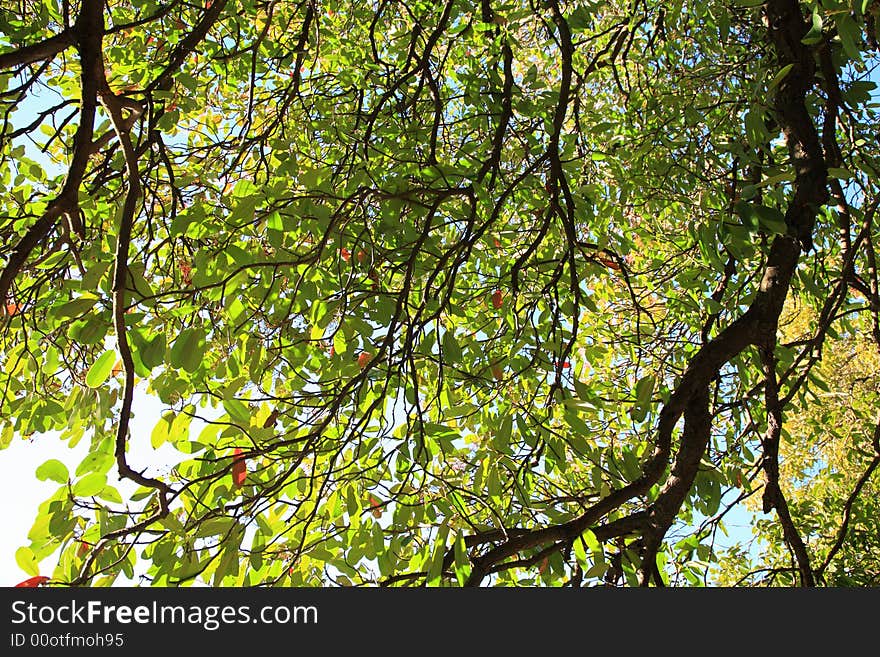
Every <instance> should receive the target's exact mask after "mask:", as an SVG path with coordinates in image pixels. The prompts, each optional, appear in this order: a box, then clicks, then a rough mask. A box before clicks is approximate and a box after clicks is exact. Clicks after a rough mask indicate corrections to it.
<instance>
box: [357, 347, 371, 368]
mask: <svg viewBox="0 0 880 657" xmlns="http://www.w3.org/2000/svg"><path fill="white" fill-rule="evenodd" d="M371 360H373V356H372V355H371V354H370V353H369V352H367V351H362V352H361V353H360V354H359V355H358V365H359V366H360V368H361V369H364V368H365V367H366V366H367V364H368V363H369V362H370V361H371Z"/></svg>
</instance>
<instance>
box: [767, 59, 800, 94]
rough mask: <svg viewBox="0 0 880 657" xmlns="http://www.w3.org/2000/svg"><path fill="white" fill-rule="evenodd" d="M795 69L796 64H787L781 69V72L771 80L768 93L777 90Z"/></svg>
mask: <svg viewBox="0 0 880 657" xmlns="http://www.w3.org/2000/svg"><path fill="white" fill-rule="evenodd" d="M793 68H794V64H786V65H785V66H783V67H782V68H781V69H779V72H778V73H776V75H774V76H773V79H772V80H770V84H768V85H767V91H772V90H773V89H775V88H776V87H777V86H778V85H779V83H780V82H782V81H783V80H784V79H785V78H786V76H787V75H788V74H789V73H790V72H791V69H793Z"/></svg>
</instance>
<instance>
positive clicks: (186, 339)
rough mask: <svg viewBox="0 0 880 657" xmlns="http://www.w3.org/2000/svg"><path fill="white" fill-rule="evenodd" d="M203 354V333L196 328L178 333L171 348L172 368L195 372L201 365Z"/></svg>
mask: <svg viewBox="0 0 880 657" xmlns="http://www.w3.org/2000/svg"><path fill="white" fill-rule="evenodd" d="M204 354H205V332H204V331H202V330H201V329H198V328H188V329H184V330H182V331H181V332H180V335H178V336H177V339H176V340H175V341H174V345H173V346H172V347H171V354H170V359H169V360H170V363H171V366H172V367H175V368H181V369H184V370H186V371H187V372H195V371H196V370H197V369H198V368H199V366H200V365H201V364H202V358H203V357H204Z"/></svg>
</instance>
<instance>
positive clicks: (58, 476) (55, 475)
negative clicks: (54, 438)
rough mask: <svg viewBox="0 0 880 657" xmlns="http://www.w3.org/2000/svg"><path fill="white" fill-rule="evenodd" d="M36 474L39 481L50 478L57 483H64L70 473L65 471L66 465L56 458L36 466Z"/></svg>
mask: <svg viewBox="0 0 880 657" xmlns="http://www.w3.org/2000/svg"><path fill="white" fill-rule="evenodd" d="M36 475H37V479H39V480H40V481H46V480H47V479H51V480H52V481H56V482H58V483H59V484H66V483H67V479H68V477H69V476H70V473H69V472H68V471H67V466H66V465H64V464H63V463H62V462H61V461H59V460H58V459H49V460H48V461H46V462H45V463H43V464H42V465H41V466H39V467H38V468H37V472H36Z"/></svg>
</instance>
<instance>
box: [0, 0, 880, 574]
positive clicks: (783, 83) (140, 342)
mask: <svg viewBox="0 0 880 657" xmlns="http://www.w3.org/2000/svg"><path fill="white" fill-rule="evenodd" d="M878 15H880V2H877V0H809V1H801V2H798V1H797V0H767V1H766V2H761V1H760V0H723V1H722V0H709V1H708V2H698V3H686V2H683V0H607V1H604V0H602V1H600V0H572V1H570V2H569V1H563V0H481V2H478V3H477V2H473V3H472V2H463V1H461V0H443V1H441V2H429V1H427V0H410V1H408V2H393V1H390V0H376V1H374V2H318V1H317V0H303V1H299V2H298V1H295V0H239V1H235V0H206V1H205V2H204V3H202V2H201V1H199V2H183V1H181V0H167V1H162V0H61V1H60V2H59V0H39V1H37V0H14V1H13V0H7V1H5V2H4V3H3V8H2V12H0V35H2V36H0V81H2V95H0V111H2V117H3V123H2V127H0V131H2V132H0V153H2V155H0V158H2V160H0V186H2V190H3V193H2V194H0V236H2V242H0V243H2V246H0V256H2V263H0V266H2V270H0V298H2V299H3V300H4V308H3V310H4V316H3V318H2V322H0V343H2V355H0V391H2V396H0V423H2V425H0V426H2V434H0V436H2V439H0V445H2V446H3V447H6V446H8V445H9V444H10V442H11V441H12V440H16V439H19V438H20V437H33V438H35V443H37V444H36V445H34V448H35V449H38V448H39V447H38V442H39V435H41V434H45V433H47V432H60V435H61V436H62V438H63V439H64V440H65V441H67V442H68V444H70V445H71V446H74V445H76V444H77V443H79V442H80V441H88V444H89V450H88V455H87V456H86V458H85V459H84V460H83V461H82V463H81V464H80V465H79V466H78V467H77V468H76V469H75V471H68V468H67V467H66V466H65V465H64V464H63V463H61V461H60V460H59V459H58V458H54V457H58V455H57V454H55V455H47V457H53V458H48V460H47V461H46V463H44V464H43V465H42V466H40V468H39V469H38V470H37V472H36V476H37V477H39V478H41V479H50V480H54V481H57V482H58V484H59V486H58V489H57V492H56V493H55V494H54V495H52V496H51V497H50V498H49V499H48V500H46V502H45V503H44V504H43V505H42V506H41V507H40V510H39V515H38V517H37V518H36V520H35V523H34V526H33V529H32V530H31V532H30V534H29V535H28V541H29V543H28V544H26V545H23V546H22V548H21V549H20V550H19V552H18V555H17V556H18V562H19V564H20V565H21V567H22V568H23V569H24V570H25V571H27V572H28V574H30V575H33V576H37V575H39V574H40V572H41V570H40V564H44V569H45V564H51V566H54V565H55V563H56V560H57V567H55V570H54V572H52V573H46V572H42V575H41V576H48V575H49V574H51V581H52V582H57V583H61V584H65V585H110V584H112V583H113V582H114V581H120V580H119V578H120V577H122V578H129V579H131V578H135V579H137V578H139V579H138V581H143V582H145V583H150V584H153V585H157V586H174V585H190V584H194V583H207V584H210V585H214V586H231V585H238V586H254V585H264V586H272V585H278V586H289V585H292V586H322V585H323V586H327V585H367V586H375V585H380V586H421V585H430V586H458V585H462V586H477V585H481V586H487V585H499V586H516V585H547V586H595V585H607V586H627V585H632V586H635V585H673V586H675V585H704V584H707V583H709V584H713V583H715V584H718V583H725V584H734V583H736V584H747V585H760V584H767V585H806V586H812V585H824V584H834V585H876V584H877V583H878V578H880V530H878V526H877V523H876V517H877V501H876V500H877V497H876V491H877V486H878V482H877V474H876V470H877V466H878V463H880V443H878V441H880V424H878V421H880V418H878V417H877V408H878V406H880V404H878V398H880V359H878V354H880V294H878V275H877V268H876V252H875V247H874V241H875V240H880V226H878V223H877V221H876V214H877V208H878V204H880V195H878V191H880V154H878V137H877V135H878V126H880V122H878V108H880V104H878V102H877V96H876V95H874V91H875V88H876V84H875V82H873V81H872V78H873V79H876V75H875V67H876V65H877V63H878V61H880V57H878V43H877V42H878V38H880V33H878V20H877V19H878ZM144 395H149V396H153V397H155V398H158V400H160V401H161V404H162V405H163V407H164V409H165V410H164V411H163V413H162V414H161V416H160V417H150V416H149V414H146V413H145V412H143V411H142V410H141V409H140V408H139V404H138V403H136V400H137V399H142V398H143V396H144ZM135 425H139V426H142V427H143V426H145V425H146V426H149V431H150V434H151V442H152V446H153V447H154V448H156V449H158V448H160V447H162V446H164V445H166V444H170V445H172V446H173V447H174V448H175V449H176V450H177V452H176V453H177V454H179V459H178V461H177V462H175V463H173V464H170V465H169V466H168V467H160V464H157V463H155V462H147V463H144V462H136V461H135V460H134V459H132V457H131V454H130V436H131V431H132V427H133V426H135ZM120 481H124V482H128V485H129V486H128V487H123V486H121V485H120ZM129 491H132V492H129ZM738 506H745V507H747V508H750V509H751V510H752V511H753V514H754V517H755V521H754V532H755V534H756V536H757V537H759V538H760V539H761V540H760V541H756V542H754V543H753V544H752V545H751V546H750V545H748V544H747V541H746V539H747V538H750V537H745V538H742V537H739V538H738V537H733V539H731V540H733V542H734V543H735V544H733V545H731V544H730V540H728V544H726V545H722V543H723V541H720V540H719V537H721V536H722V535H723V534H722V533H723V532H724V531H725V529H726V528H725V522H726V519H727V517H728V515H729V512H730V511H731V510H732V509H735V508H737V507H738Z"/></svg>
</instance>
